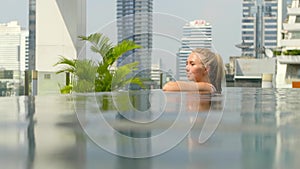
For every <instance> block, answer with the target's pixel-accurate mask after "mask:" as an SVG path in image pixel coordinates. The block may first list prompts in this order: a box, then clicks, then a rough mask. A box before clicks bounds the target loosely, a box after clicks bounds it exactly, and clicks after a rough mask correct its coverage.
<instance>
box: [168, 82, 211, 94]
mask: <svg viewBox="0 0 300 169" xmlns="http://www.w3.org/2000/svg"><path fill="white" fill-rule="evenodd" d="M163 90H164V91H208V92H215V89H214V87H213V86H212V84H210V83H207V82H184V81H177V82H168V83H166V84H165V85H164V87H163Z"/></svg>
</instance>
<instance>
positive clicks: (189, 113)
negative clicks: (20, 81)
mask: <svg viewBox="0 0 300 169" xmlns="http://www.w3.org/2000/svg"><path fill="white" fill-rule="evenodd" d="M299 96H300V90H299V89H266V88H264V89H262V88H235V87H232V88H231V87H228V88H226V89H225V90H224V92H223V94H221V95H210V94H205V93H201V94H200V93H192V92H163V91H161V90H152V91H143V92H126V91H123V92H118V93H116V92H114V93H96V94H72V95H48V96H35V97H33V96H18V97H1V98H0V136H1V139H0V165H1V168H2V167H3V168H6V169H40V168H43V169H48V168H49V169H53V168H55V169H76V168H78V169H94V168H95V169H96V168H97V169H99V168H103V169H121V168H122V169H127V168H128V169H132V168H142V169H164V168H172V169H183V168H188V169H199V168H204V169H219V168H230V169H241V168H244V169H259V168H263V169H268V168H274V169H275V168H276V169H278V168H288V169H296V168H297V169H298V168H299V166H300V160H299V159H300V151H298V148H299V147H300V99H299ZM297 147H298V148H297Z"/></svg>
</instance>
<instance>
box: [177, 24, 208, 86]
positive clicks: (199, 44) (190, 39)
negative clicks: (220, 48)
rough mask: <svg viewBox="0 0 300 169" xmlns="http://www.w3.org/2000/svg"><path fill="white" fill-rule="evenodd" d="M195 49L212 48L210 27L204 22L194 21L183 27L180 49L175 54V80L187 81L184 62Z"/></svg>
mask: <svg viewBox="0 0 300 169" xmlns="http://www.w3.org/2000/svg"><path fill="white" fill-rule="evenodd" d="M195 48H207V49H211V48H212V26H211V24H210V23H208V22H206V21H205V20H194V21H191V22H189V23H187V24H186V25H184V26H183V37H182V39H181V48H180V50H179V52H178V53H177V78H178V79H179V80H187V77H186V60H187V58H188V56H189V54H190V53H191V51H192V50H193V49H195Z"/></svg>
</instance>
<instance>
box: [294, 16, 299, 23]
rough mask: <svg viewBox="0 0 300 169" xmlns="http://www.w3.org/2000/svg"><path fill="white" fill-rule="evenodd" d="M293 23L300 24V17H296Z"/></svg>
mask: <svg viewBox="0 0 300 169" xmlns="http://www.w3.org/2000/svg"><path fill="white" fill-rule="evenodd" d="M295 22H296V23H300V16H299V15H297V16H296V21H295Z"/></svg>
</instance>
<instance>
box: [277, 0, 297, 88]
mask: <svg viewBox="0 0 300 169" xmlns="http://www.w3.org/2000/svg"><path fill="white" fill-rule="evenodd" d="M281 35H282V36H281V40H280V45H279V46H278V47H279V48H280V50H281V54H280V55H279V56H277V57H276V58H277V74H276V87H278V88H291V87H292V84H293V82H299V81H300V1H299V0H292V2H291V4H290V5H288V7H287V17H286V19H285V20H284V22H283V29H282V31H281Z"/></svg>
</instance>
